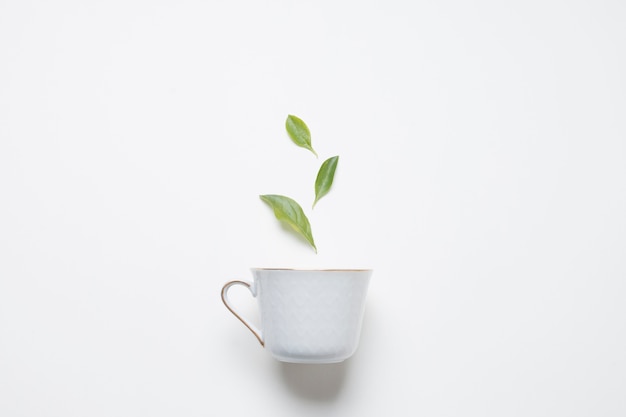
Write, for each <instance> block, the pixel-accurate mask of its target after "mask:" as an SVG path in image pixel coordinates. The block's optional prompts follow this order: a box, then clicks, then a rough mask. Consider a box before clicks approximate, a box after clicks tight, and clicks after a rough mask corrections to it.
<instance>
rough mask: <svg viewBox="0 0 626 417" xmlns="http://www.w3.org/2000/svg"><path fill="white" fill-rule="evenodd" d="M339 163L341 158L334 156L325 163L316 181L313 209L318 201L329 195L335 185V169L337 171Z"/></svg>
mask: <svg viewBox="0 0 626 417" xmlns="http://www.w3.org/2000/svg"><path fill="white" fill-rule="evenodd" d="M337 162H339V156H333V157H332V158H328V159H327V160H325V161H324V163H323V164H322V166H321V167H320V170H319V172H318V173H317V179H316V180H315V201H314V202H313V207H315V204H317V202H318V200H319V199H320V198H322V197H324V196H325V195H326V194H328V191H330V187H332V185H333V179H334V178H335V169H337Z"/></svg>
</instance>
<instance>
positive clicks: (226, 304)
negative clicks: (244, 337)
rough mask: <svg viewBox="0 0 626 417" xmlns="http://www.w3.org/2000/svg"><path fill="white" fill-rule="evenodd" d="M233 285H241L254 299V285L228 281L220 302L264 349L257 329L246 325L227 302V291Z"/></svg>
mask: <svg viewBox="0 0 626 417" xmlns="http://www.w3.org/2000/svg"><path fill="white" fill-rule="evenodd" d="M233 285H243V286H244V287H246V288H247V289H248V290H249V291H250V293H251V294H252V296H253V297H256V288H255V287H254V284H251V283H249V282H246V281H230V282H227V283H226V284H224V286H223V287H222V301H223V302H224V305H225V306H226V308H227V309H228V310H229V311H230V312H231V313H233V315H234V316H235V317H237V318H238V319H239V320H240V321H241V322H242V323H243V324H244V325H245V326H246V327H247V328H248V329H250V331H251V332H252V334H254V336H256V338H257V339H258V341H259V343H261V346H263V347H265V341H264V340H263V336H261V331H260V330H259V329H257V328H256V327H255V326H254V325H253V324H250V323H248V322H247V321H246V320H245V319H244V318H243V317H241V316H240V315H239V314H237V312H236V311H235V309H234V308H233V307H232V306H231V305H230V301H229V300H228V290H229V289H230V287H232V286H233Z"/></svg>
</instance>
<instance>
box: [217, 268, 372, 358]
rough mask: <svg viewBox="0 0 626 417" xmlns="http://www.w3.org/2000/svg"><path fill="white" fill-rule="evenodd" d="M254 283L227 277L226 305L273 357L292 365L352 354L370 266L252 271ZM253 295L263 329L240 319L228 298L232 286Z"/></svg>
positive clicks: (224, 295)
mask: <svg viewBox="0 0 626 417" xmlns="http://www.w3.org/2000/svg"><path fill="white" fill-rule="evenodd" d="M252 275H253V278H254V281H253V282H246V281H230V282H228V283H226V284H225V285H224V287H223V289H222V300H223V301H224V304H225V305H226V307H227V308H228V309H229V310H230V311H231V312H232V313H233V314H234V315H235V316H236V317H237V318H238V319H239V320H241V321H242V323H244V324H245V325H246V327H248V328H249V329H250V330H251V331H252V333H254V335H255V336H256V337H257V339H258V340H259V342H260V343H261V345H264V346H265V347H266V348H267V349H268V350H269V352H270V353H271V354H272V356H273V357H274V358H276V359H278V360H279V361H283V362H293V363H334V362H341V361H343V360H345V359H347V358H349V357H350V356H352V355H353V354H354V352H355V351H356V349H357V347H358V344H359V338H360V334H361V323H362V321H363V312H364V309H365V299H366V295H367V288H368V286H369V281H370V278H371V275H372V270H369V269H328V270H297V269H266V268H254V269H252ZM236 284H238V285H244V286H246V287H247V288H248V289H249V290H250V292H251V293H252V295H253V296H254V297H256V298H257V300H258V305H259V309H260V317H261V329H257V328H256V327H255V326H254V325H252V324H250V323H249V322H248V321H247V320H246V319H244V318H243V317H241V316H240V315H239V314H238V313H237V312H236V311H235V310H234V308H233V307H232V305H231V304H230V302H229V300H228V289H229V288H230V287H231V286H232V285H236Z"/></svg>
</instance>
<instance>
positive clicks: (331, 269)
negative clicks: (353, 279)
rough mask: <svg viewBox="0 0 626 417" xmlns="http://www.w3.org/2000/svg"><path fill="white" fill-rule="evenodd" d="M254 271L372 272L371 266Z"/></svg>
mask: <svg viewBox="0 0 626 417" xmlns="http://www.w3.org/2000/svg"><path fill="white" fill-rule="evenodd" d="M250 269H251V270H252V271H305V272H372V271H373V269H370V268H322V269H318V268H250Z"/></svg>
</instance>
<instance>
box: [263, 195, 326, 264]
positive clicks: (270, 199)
mask: <svg viewBox="0 0 626 417" xmlns="http://www.w3.org/2000/svg"><path fill="white" fill-rule="evenodd" d="M259 197H261V200H263V201H265V202H266V203H267V204H268V205H269V206H270V207H271V208H272V209H274V216H276V218H277V219H278V220H280V221H282V222H285V223H287V224H288V225H289V226H291V228H292V229H293V230H295V231H296V232H297V233H298V234H300V235H301V236H302V237H304V238H305V239H306V241H307V242H309V244H310V245H311V246H312V247H313V249H314V250H315V253H317V248H316V247H315V242H314V241H313V234H312V233H311V224H310V223H309V219H308V218H307V217H306V215H305V214H304V211H303V210H302V207H300V204H298V203H296V202H295V201H294V200H292V199H291V198H289V197H285V196H284V195H276V194H266V195H261V196H259Z"/></svg>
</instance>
